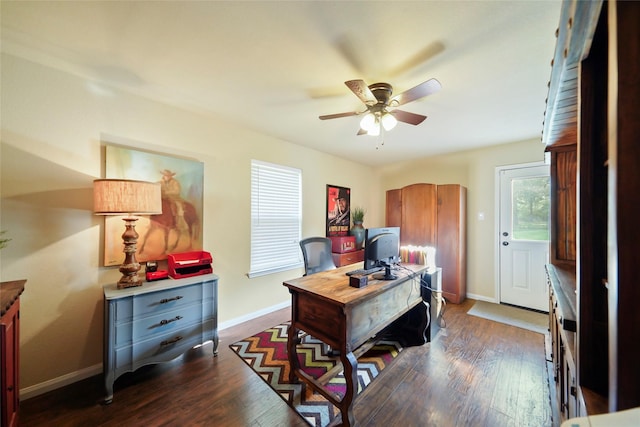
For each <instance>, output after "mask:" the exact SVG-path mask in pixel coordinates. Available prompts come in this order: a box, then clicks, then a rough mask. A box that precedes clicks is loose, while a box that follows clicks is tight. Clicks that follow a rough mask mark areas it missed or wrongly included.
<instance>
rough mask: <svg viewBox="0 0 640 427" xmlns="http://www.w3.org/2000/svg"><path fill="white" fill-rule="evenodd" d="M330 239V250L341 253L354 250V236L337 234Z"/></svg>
mask: <svg viewBox="0 0 640 427" xmlns="http://www.w3.org/2000/svg"><path fill="white" fill-rule="evenodd" d="M329 238H330V239H331V252H333V253H336V254H343V253H346V252H352V251H355V250H356V236H337V237H329Z"/></svg>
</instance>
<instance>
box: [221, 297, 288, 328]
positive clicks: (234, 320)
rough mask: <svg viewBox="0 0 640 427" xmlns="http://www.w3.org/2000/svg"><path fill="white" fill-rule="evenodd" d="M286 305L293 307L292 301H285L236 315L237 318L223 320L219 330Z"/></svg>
mask: <svg viewBox="0 0 640 427" xmlns="http://www.w3.org/2000/svg"><path fill="white" fill-rule="evenodd" d="M286 307H291V301H285V302H282V303H280V304H276V305H272V306H271V307H267V308H264V309H262V310H258V311H254V312H253V313H249V314H247V315H244V316H240V317H236V318H235V319H231V320H227V321H226V322H222V323H220V324H219V325H218V331H222V330H224V329H227V328H230V327H232V326H236V325H239V324H240V323H244V322H247V321H249V320H252V319H255V318H256V317H260V316H264V315H265V314H269V313H271V312H274V311H277V310H280V309H283V308H286Z"/></svg>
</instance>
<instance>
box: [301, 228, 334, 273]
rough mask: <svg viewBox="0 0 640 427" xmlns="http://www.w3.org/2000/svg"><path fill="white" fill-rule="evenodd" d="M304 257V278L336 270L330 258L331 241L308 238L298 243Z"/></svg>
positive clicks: (320, 238)
mask: <svg viewBox="0 0 640 427" xmlns="http://www.w3.org/2000/svg"><path fill="white" fill-rule="evenodd" d="M300 249H302V256H303V257H304V270H305V273H304V275H305V276H308V275H309V274H314V273H319V272H321V271H327V270H333V269H335V268H336V265H335V263H334V262H333V257H332V256H331V239H329V238H328V237H308V238H306V239H303V240H301V241H300Z"/></svg>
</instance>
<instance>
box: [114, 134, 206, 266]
mask: <svg viewBox="0 0 640 427" xmlns="http://www.w3.org/2000/svg"><path fill="white" fill-rule="evenodd" d="M105 178H121V179H136V180H141V181H150V182H159V183H160V184H161V188H162V214H160V215H150V216H138V218H139V220H138V221H137V224H136V231H137V232H138V235H139V238H138V245H137V252H136V259H137V260H138V262H145V261H155V260H163V259H166V258H167V255H168V254H171V253H180V252H188V251H198V250H202V205H203V183H204V164H203V163H202V162H198V161H195V160H189V159H184V158H178V157H172V156H167V155H162V154H157V153H151V152H147V151H140V150H133V149H130V148H127V147H122V146H117V145H106V147H105ZM122 232H123V225H122V217H118V216H115V217H106V218H105V236H104V265H105V266H112V265H120V264H122V259H123V256H124V255H123V252H122V249H123V246H122V237H121V236H122Z"/></svg>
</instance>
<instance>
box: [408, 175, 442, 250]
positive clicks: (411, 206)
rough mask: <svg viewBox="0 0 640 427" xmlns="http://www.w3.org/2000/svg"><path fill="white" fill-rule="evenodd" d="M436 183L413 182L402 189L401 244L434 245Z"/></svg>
mask: <svg viewBox="0 0 640 427" xmlns="http://www.w3.org/2000/svg"><path fill="white" fill-rule="evenodd" d="M436 209H437V205H436V185H435V184H413V185H408V186H406V187H404V188H403V189H402V225H401V228H400V240H401V244H402V245H417V246H435V245H436Z"/></svg>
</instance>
